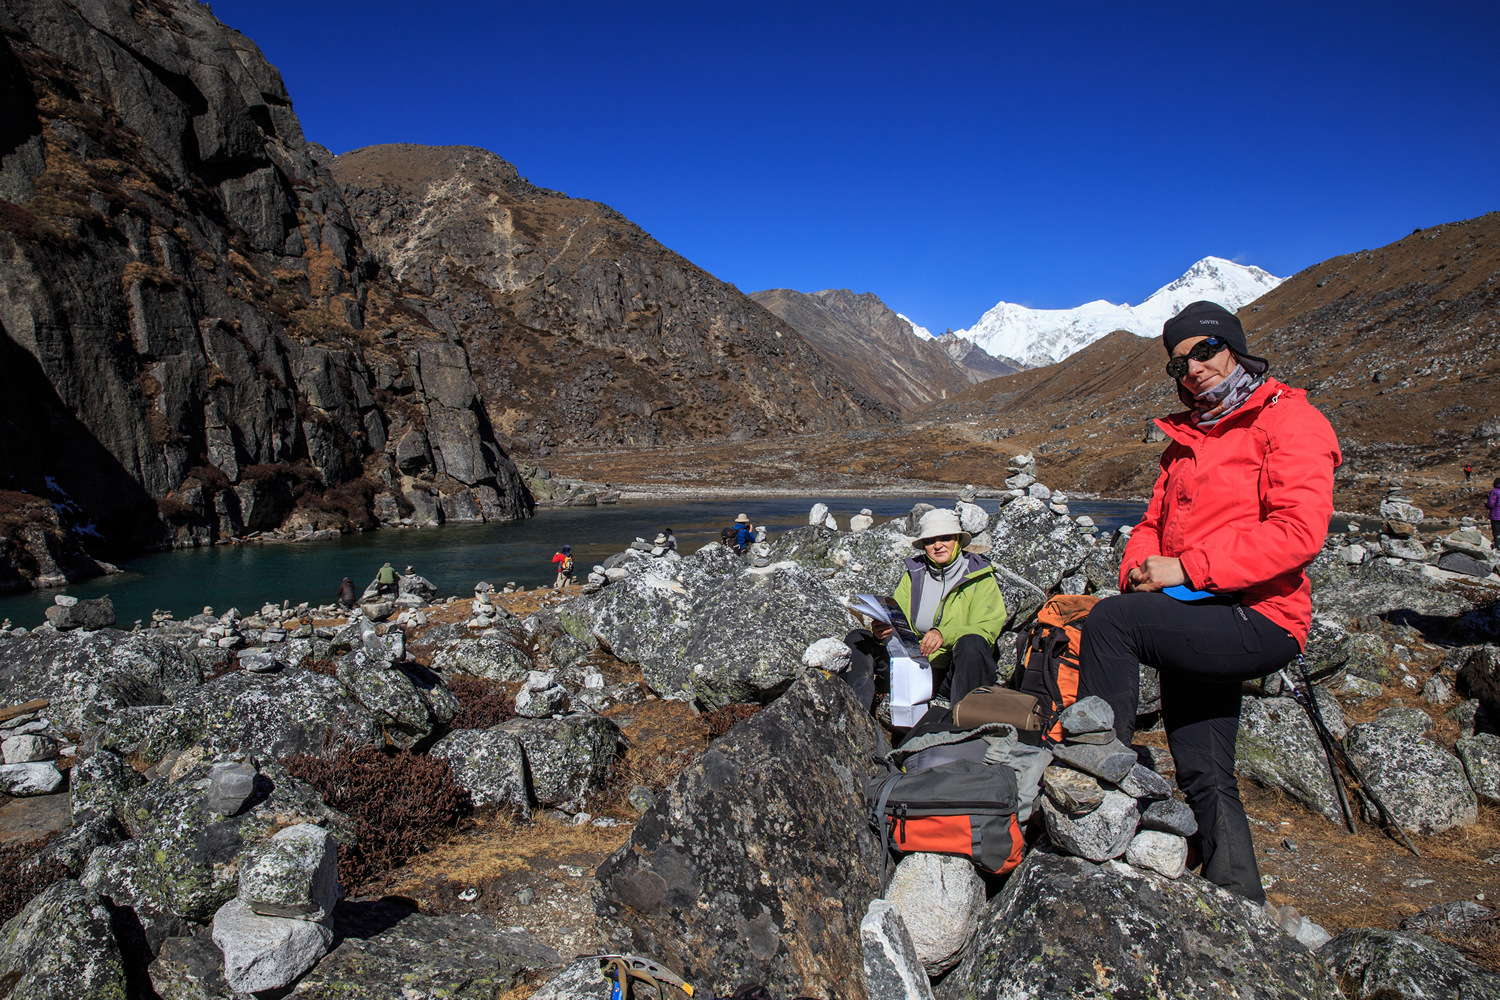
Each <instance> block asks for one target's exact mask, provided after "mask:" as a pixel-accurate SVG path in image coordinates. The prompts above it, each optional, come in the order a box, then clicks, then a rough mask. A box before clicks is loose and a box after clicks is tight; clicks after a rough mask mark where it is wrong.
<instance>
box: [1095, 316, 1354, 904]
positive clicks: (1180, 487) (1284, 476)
mask: <svg viewBox="0 0 1500 1000" xmlns="http://www.w3.org/2000/svg"><path fill="white" fill-rule="evenodd" d="M1162 339H1163V341H1164V342H1165V343H1166V347H1167V353H1168V355H1169V356H1170V360H1169V361H1168V363H1167V374H1168V375H1169V376H1171V377H1172V378H1173V379H1175V380H1176V382H1177V396H1178V398H1179V399H1181V400H1182V402H1183V404H1184V405H1185V406H1187V408H1188V409H1187V410H1186V412H1183V413H1174V414H1173V415H1171V416H1169V417H1165V418H1163V419H1160V420H1157V421H1156V425H1157V426H1158V427H1160V428H1161V429H1162V430H1163V431H1165V432H1166V434H1167V437H1168V438H1170V439H1171V443H1170V444H1168V445H1167V449H1166V451H1164V452H1163V453H1162V456H1161V474H1160V475H1159V476H1158V477H1157V479H1156V485H1155V487H1154V488H1153V489H1152V491H1151V502H1150V504H1148V505H1147V507H1146V514H1145V516H1144V517H1143V518H1142V519H1141V523H1140V524H1139V525H1137V526H1136V529H1135V531H1134V533H1133V534H1131V536H1130V542H1129V544H1127V545H1126V546H1125V552H1124V555H1123V557H1122V558H1121V561H1120V590H1121V591H1122V593H1121V594H1120V596H1118V597H1110V598H1106V599H1105V600H1102V601H1100V602H1099V603H1098V604H1097V605H1095V606H1094V609H1093V611H1092V612H1091V613H1090V614H1089V617H1088V620H1087V623H1086V624H1085V625H1084V628H1083V639H1082V646H1081V649H1080V655H1079V691H1078V694H1079V697H1080V698H1082V697H1084V696H1086V695H1091V694H1093V695H1098V696H1099V697H1101V698H1103V699H1104V700H1105V701H1107V702H1109V704H1110V705H1111V707H1113V709H1114V712H1115V734H1116V735H1117V736H1119V738H1120V739H1121V740H1122V741H1123V742H1125V743H1129V742H1130V740H1131V737H1132V736H1133V735H1134V733H1135V713H1136V704H1137V691H1138V685H1139V669H1140V668H1139V666H1138V665H1137V664H1138V662H1140V663H1146V664H1149V665H1151V666H1154V667H1156V668H1157V669H1158V670H1159V671H1160V673H1161V717H1162V722H1163V724H1164V725H1165V726H1166V730H1167V742H1168V745H1169V746H1170V747H1171V750H1172V759H1173V761H1174V762H1175V763H1176V766H1177V784H1178V786H1179V787H1180V788H1181V789H1182V790H1183V792H1185V793H1186V795H1187V801H1188V805H1190V806H1191V807H1192V809H1193V814H1194V815H1195V816H1197V818H1198V837H1199V838H1200V840H1201V844H1200V848H1199V849H1200V851H1201V854H1202V858H1203V877H1204V878H1206V879H1208V880H1209V881H1210V882H1213V883H1215V884H1216V885H1221V886H1223V887H1224V888H1226V889H1230V890H1232V891H1234V892H1237V893H1239V894H1240V895H1242V896H1245V897H1247V898H1249V899H1252V900H1255V901H1257V902H1259V901H1262V900H1264V899H1265V891H1264V890H1263V889H1262V888H1261V884H1260V872H1259V870H1258V869H1257V867H1256V864H1255V847H1254V844H1253V843H1252V842H1251V839H1250V827H1249V824H1248V823H1247V822H1246V820H1245V809H1244V806H1243V805H1242V804H1241V802H1240V795H1239V787H1238V785H1237V784H1236V781H1235V775H1234V748H1235V737H1236V734H1237V732H1238V730H1239V719H1240V684H1241V682H1242V681H1246V680H1249V679H1251V678H1254V677H1262V676H1264V675H1266V674H1269V673H1272V672H1273V671H1275V670H1277V669H1279V668H1281V667H1283V666H1285V665H1286V664H1287V662H1288V661H1289V660H1292V659H1295V658H1296V656H1297V654H1298V653H1299V652H1300V651H1301V649H1302V647H1303V645H1304V644H1305V643H1306V642H1307V631H1308V627H1309V625H1310V623H1311V620H1312V586H1311V585H1310V584H1309V583H1308V580H1307V576H1306V575H1305V574H1304V573H1303V569H1304V568H1305V567H1306V566H1307V564H1308V563H1310V562H1312V559H1313V557H1314V556H1316V555H1317V554H1318V552H1319V550H1321V549H1322V547H1323V541H1324V539H1325V538H1326V537H1327V535H1328V519H1329V518H1330V517H1331V516H1332V515H1333V470H1334V468H1335V467H1337V466H1338V464H1339V463H1340V461H1341V460H1342V458H1341V456H1340V454H1339V444H1338V439H1337V438H1336V437H1335V436H1334V433H1333V428H1332V427H1330V426H1329V424H1328V420H1327V418H1325V417H1324V416H1323V414H1322V413H1320V412H1318V410H1316V409H1315V408H1314V407H1313V406H1312V405H1311V404H1309V403H1308V402H1307V395H1306V393H1304V392H1303V391H1302V390H1301V389H1293V388H1290V387H1289V386H1287V385H1285V384H1283V383H1281V382H1279V381H1277V380H1276V379H1274V378H1271V377H1269V376H1268V375H1267V374H1266V372H1267V370H1268V369H1269V368H1270V364H1269V362H1267V361H1266V360H1265V359H1263V358H1257V357H1254V356H1253V355H1251V354H1250V353H1249V351H1248V349H1247V347H1246V344H1245V334H1244V331H1243V329H1241V327H1240V321H1239V320H1238V319H1236V318H1235V316H1234V314H1233V313H1231V312H1229V311H1228V310H1226V309H1224V308H1223V307H1222V306H1219V305H1217V304H1215V303H1212V302H1194V303H1193V304H1191V305H1189V306H1187V307H1186V308H1184V309H1183V310H1182V311H1181V312H1180V313H1178V314H1177V315H1176V316H1174V317H1173V318H1172V319H1170V320H1168V321H1167V323H1166V325H1165V326H1164V327H1163V328H1162ZM1194 592H1199V593H1201V594H1202V596H1201V597H1197V598H1196V599H1195V594H1194Z"/></svg>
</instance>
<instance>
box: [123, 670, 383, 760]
mask: <svg viewBox="0 0 1500 1000" xmlns="http://www.w3.org/2000/svg"><path fill="white" fill-rule="evenodd" d="M329 738H338V739H342V740H347V741H351V742H356V743H373V742H377V741H380V740H381V726H380V723H379V721H378V720H377V719H376V717H375V715H374V714H373V713H372V712H371V711H370V709H368V708H366V707H365V706H364V705H362V704H360V702H359V701H358V700H357V699H356V698H355V697H354V695H353V694H351V693H350V691H349V689H348V688H347V687H345V686H344V685H343V684H342V683H340V681H339V680H338V679H337V678H334V677H329V676H327V675H326V674H320V673H314V672H312V671H308V670H287V671H282V672H278V673H272V674H254V673H249V672H247V671H236V672H234V673H229V674H225V675H223V676H222V677H217V678H215V679H214V680H212V681H210V682H208V683H207V684H204V685H203V686H201V687H198V688H194V689H193V690H191V691H189V692H187V693H185V694H183V695H182V696H181V697H179V698H178V699H177V700H176V702H175V704H174V705H173V706H172V712H171V713H170V715H169V716H166V717H164V719H163V720H162V721H161V722H160V723H159V724H158V726H157V727H156V728H153V729H152V730H151V731H150V732H148V733H147V734H146V738H145V739H144V740H143V741H142V742H141V743H140V744H138V745H137V746H135V747H128V748H126V747H122V748H121V749H130V750H135V751H136V752H138V753H140V754H141V755H142V756H144V757H145V758H146V759H147V760H158V759H160V758H161V757H164V756H166V755H167V754H169V753H174V752H177V751H180V750H184V749H186V748H188V747H191V746H201V747H203V748H205V749H206V750H207V751H208V752H209V753H213V754H228V753H234V752H248V753H253V754H257V755H263V756H266V757H275V758H278V759H280V758H285V757H290V756H292V755H293V754H298V753H316V752H318V751H320V750H322V748H323V747H324V746H325V744H326V743H327V740H328V739H329Z"/></svg>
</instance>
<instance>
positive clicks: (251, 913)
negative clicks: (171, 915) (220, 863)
mask: <svg viewBox="0 0 1500 1000" xmlns="http://www.w3.org/2000/svg"><path fill="white" fill-rule="evenodd" d="M236 767H238V768H239V770H240V771H241V772H243V771H245V770H248V771H249V777H250V780H252V781H253V776H254V767H253V766H251V765H225V766H218V765H216V766H215V768H214V771H213V775H212V777H211V779H210V788H209V790H208V792H207V793H206V794H207V795H208V796H209V797H210V799H211V800H212V801H208V802H206V803H205V805H206V807H207V808H209V809H211V810H213V811H216V812H227V813H232V812H234V811H235V810H238V809H239V808H240V806H241V805H243V803H244V799H245V798H246V797H248V788H249V783H248V782H247V781H246V780H245V778H246V776H245V774H244V773H232V772H234V771H235V769H236ZM221 779H222V780H221ZM220 784H223V785H225V786H226V789H227V788H228V787H229V786H233V787H234V788H239V786H242V785H243V786H245V788H244V791H245V795H244V796H239V795H238V794H237V793H236V794H231V795H230V796H229V798H228V801H219V800H215V799H214V796H216V795H217V794H218V793H219V786H220ZM236 799H238V801H235V800H236ZM239 864H240V868H239V876H240V880H239V894H238V895H237V896H236V897H235V898H234V899H231V900H230V901H229V902H227V903H225V904H224V905H223V906H221V907H219V909H218V912H216V913H215V914H214V919H213V931H212V934H213V942H214V944H216V945H218V946H219V949H220V950H221V951H222V952H223V953H224V979H225V981H226V982H228V984H229V985H230V986H231V987H232V988H234V989H235V990H237V991H239V992H240V993H256V992H260V991H262V990H279V989H281V988H282V987H285V986H288V985H290V984H291V983H292V982H294V981H295V980H296V979H297V977H298V976H300V975H302V974H303V973H304V972H306V971H307V970H308V969H311V968H312V967H313V966H314V965H316V964H317V963H318V960H319V959H321V958H322V957H323V956H324V955H326V954H327V953H328V948H329V946H330V945H331V944H332V943H333V937H334V934H333V927H332V924H331V920H332V916H333V908H334V906H335V905H336V904H337V903H338V901H339V899H340V898H341V897H342V896H343V890H342V889H341V888H340V886H339V881H338V844H337V842H336V841H335V840H334V838H333V837H332V836H331V835H330V834H329V833H328V831H327V830H325V829H323V828H322V827H320V826H315V825H313V824H311V823H299V824H297V825H296V826H289V827H287V828H286V829H284V830H281V831H279V832H278V833H277V834H276V835H275V836H274V837H272V838H271V839H270V840H268V841H266V842H265V843H264V844H261V845H259V846H258V847H255V848H252V849H251V850H249V851H247V852H246V856H245V857H244V858H242V859H241V860H240V863H239Z"/></svg>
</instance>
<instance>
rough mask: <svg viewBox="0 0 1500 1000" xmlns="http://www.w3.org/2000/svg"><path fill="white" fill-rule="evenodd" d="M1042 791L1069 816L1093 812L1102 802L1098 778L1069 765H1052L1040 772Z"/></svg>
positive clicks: (1102, 791) (1102, 794)
mask: <svg viewBox="0 0 1500 1000" xmlns="http://www.w3.org/2000/svg"><path fill="white" fill-rule="evenodd" d="M1042 792H1043V794H1045V795H1046V796H1047V798H1048V799H1049V800H1050V801H1051V802H1052V804H1053V805H1055V806H1057V808H1059V809H1061V810H1062V811H1063V812H1065V813H1067V814H1068V815H1069V816H1082V815H1084V814H1085V813H1090V812H1093V811H1094V810H1095V809H1097V808H1099V806H1100V805H1101V804H1102V803H1103V802H1104V789H1103V788H1102V787H1101V786H1100V785H1099V781H1098V779H1096V778H1094V777H1092V776H1091V775H1087V774H1084V773H1083V772H1082V771H1075V770H1073V769H1072V768H1071V767H1057V766H1055V765H1054V766H1052V767H1049V768H1047V769H1046V770H1045V771H1044V772H1042Z"/></svg>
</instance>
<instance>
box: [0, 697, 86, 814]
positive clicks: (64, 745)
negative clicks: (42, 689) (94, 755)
mask: <svg viewBox="0 0 1500 1000" xmlns="http://www.w3.org/2000/svg"><path fill="white" fill-rule="evenodd" d="M47 707H48V702H47V700H46V699H38V700H36V701H33V702H28V703H26V704H24V705H17V706H15V707H13V708H8V709H5V710H4V711H0V719H3V721H0V754H3V756H4V759H5V763H3V764H0V792H4V793H5V794H7V795H14V796H17V797H22V796H31V795H48V794H50V793H52V792H55V791H57V790H58V789H59V788H61V787H62V785H63V774H62V769H61V768H60V767H59V763H60V762H63V761H64V759H69V760H70V759H71V758H72V757H73V756H74V755H75V754H76V753H77V752H78V747H77V746H76V744H75V741H74V739H73V738H72V737H71V736H70V734H68V733H65V732H63V731H62V730H60V729H59V728H58V727H57V726H55V725H54V724H53V723H52V721H51V720H50V719H48V718H47V717H46V716H45V715H44V714H43V712H44V711H45V710H46V708H47Z"/></svg>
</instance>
